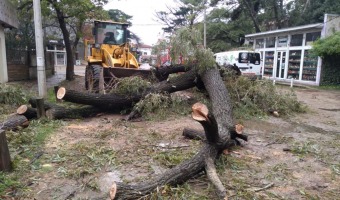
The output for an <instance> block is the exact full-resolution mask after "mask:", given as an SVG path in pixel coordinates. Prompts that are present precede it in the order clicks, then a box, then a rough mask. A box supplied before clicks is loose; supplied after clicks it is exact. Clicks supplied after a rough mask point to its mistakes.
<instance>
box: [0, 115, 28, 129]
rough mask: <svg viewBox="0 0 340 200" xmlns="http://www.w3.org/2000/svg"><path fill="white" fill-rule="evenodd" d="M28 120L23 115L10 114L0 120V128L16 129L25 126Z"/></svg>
mask: <svg viewBox="0 0 340 200" xmlns="http://www.w3.org/2000/svg"><path fill="white" fill-rule="evenodd" d="M28 124H29V121H28V120H27V118H26V117H25V116H24V115H18V114H14V115H10V116H9V117H8V118H7V119H6V120H5V121H3V122H0V130H1V129H2V130H16V129H18V128H19V127H23V128H25V127H27V126H28Z"/></svg>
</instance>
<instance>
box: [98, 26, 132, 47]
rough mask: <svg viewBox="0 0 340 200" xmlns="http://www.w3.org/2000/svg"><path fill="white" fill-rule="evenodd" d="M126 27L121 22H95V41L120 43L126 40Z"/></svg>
mask: <svg viewBox="0 0 340 200" xmlns="http://www.w3.org/2000/svg"><path fill="white" fill-rule="evenodd" d="M125 33H126V27H125V26H124V25H122V24H108V23H97V24H96V43H99V44H116V45H120V44H123V43H125V42H126V34H125Z"/></svg>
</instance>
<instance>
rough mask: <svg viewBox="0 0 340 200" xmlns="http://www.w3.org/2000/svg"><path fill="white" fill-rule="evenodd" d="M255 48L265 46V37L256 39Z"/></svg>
mask: <svg viewBox="0 0 340 200" xmlns="http://www.w3.org/2000/svg"><path fill="white" fill-rule="evenodd" d="M255 48H256V49H262V48H264V40H263V39H256V44H255Z"/></svg>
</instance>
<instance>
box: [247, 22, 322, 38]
mask: <svg viewBox="0 0 340 200" xmlns="http://www.w3.org/2000/svg"><path fill="white" fill-rule="evenodd" d="M322 28H323V23H317V24H309V25H303V26H295V27H290V28H283V29H277V30H273V31H266V32H261V33H253V34H248V35H245V37H246V38H252V37H260V36H267V35H274V34H279V33H288V32H297V31H308V30H321V29H322Z"/></svg>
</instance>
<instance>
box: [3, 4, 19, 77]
mask: <svg viewBox="0 0 340 200" xmlns="http://www.w3.org/2000/svg"><path fill="white" fill-rule="evenodd" d="M18 26H19V22H18V18H17V15H16V9H15V8H14V6H13V5H12V4H11V3H10V2H9V1H8V0H1V1H0V83H5V82H8V75H7V74H8V73H7V59H6V47H5V33H4V29H5V28H18Z"/></svg>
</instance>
